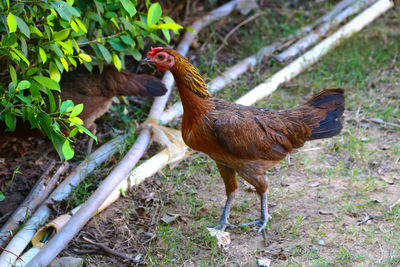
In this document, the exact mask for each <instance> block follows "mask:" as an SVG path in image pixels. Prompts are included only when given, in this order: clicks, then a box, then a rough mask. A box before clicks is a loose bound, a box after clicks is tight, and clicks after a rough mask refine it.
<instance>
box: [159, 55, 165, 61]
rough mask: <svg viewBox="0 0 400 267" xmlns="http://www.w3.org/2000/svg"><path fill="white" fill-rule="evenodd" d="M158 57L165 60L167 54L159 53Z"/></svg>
mask: <svg viewBox="0 0 400 267" xmlns="http://www.w3.org/2000/svg"><path fill="white" fill-rule="evenodd" d="M157 57H158V59H160V60H163V59H164V58H165V56H164V55H163V54H158V55H157Z"/></svg>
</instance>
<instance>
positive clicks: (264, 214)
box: [239, 192, 272, 232]
mask: <svg viewBox="0 0 400 267" xmlns="http://www.w3.org/2000/svg"><path fill="white" fill-rule="evenodd" d="M271 218H272V217H271V215H269V213H268V197H267V192H265V193H264V194H263V195H262V196H261V218H260V219H259V220H255V221H254V222H249V223H244V224H241V225H239V226H240V227H242V226H249V225H254V224H256V225H258V226H260V228H259V229H258V232H261V231H262V230H264V229H265V227H266V226H267V223H268V220H269V219H271Z"/></svg>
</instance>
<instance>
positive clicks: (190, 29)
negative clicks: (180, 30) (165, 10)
mask: <svg viewBox="0 0 400 267" xmlns="http://www.w3.org/2000/svg"><path fill="white" fill-rule="evenodd" d="M185 30H187V31H188V32H191V33H195V32H196V31H195V30H194V29H193V28H191V27H189V26H187V27H185Z"/></svg>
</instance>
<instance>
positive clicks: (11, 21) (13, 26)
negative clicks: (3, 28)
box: [7, 12, 17, 33]
mask: <svg viewBox="0 0 400 267" xmlns="http://www.w3.org/2000/svg"><path fill="white" fill-rule="evenodd" d="M7 25H8V31H9V32H10V33H12V32H15V31H16V30H17V19H16V18H15V16H14V14H13V13H11V12H10V13H8V16H7Z"/></svg>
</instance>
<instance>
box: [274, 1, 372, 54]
mask: <svg viewBox="0 0 400 267" xmlns="http://www.w3.org/2000/svg"><path fill="white" fill-rule="evenodd" d="M374 2H375V0H361V1H356V2H355V3H354V4H353V5H351V6H349V7H347V8H346V9H345V10H343V11H342V12H340V13H339V14H337V16H335V17H334V18H333V19H332V20H330V21H327V22H325V23H323V24H322V25H321V26H319V27H318V28H317V29H316V30H314V31H313V32H311V33H310V34H309V35H307V36H306V37H303V38H301V39H300V40H298V41H297V42H296V43H294V44H293V45H291V46H290V47H289V48H288V49H286V50H285V51H283V52H282V53H280V54H279V55H276V56H274V59H276V60H278V61H279V62H283V61H286V60H289V59H291V58H293V57H295V56H297V55H298V54H300V53H302V52H303V51H305V50H307V49H308V48H309V47H311V46H312V45H314V44H315V43H316V42H318V40H320V39H321V38H323V36H325V35H326V34H327V33H328V32H329V31H330V29H332V28H333V27H336V26H338V25H339V24H340V23H342V22H343V21H345V20H346V19H347V18H348V17H350V16H352V15H354V14H357V13H359V12H360V11H361V10H363V9H365V8H366V7H367V6H370V5H371V4H372V3H374Z"/></svg>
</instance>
